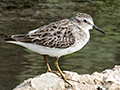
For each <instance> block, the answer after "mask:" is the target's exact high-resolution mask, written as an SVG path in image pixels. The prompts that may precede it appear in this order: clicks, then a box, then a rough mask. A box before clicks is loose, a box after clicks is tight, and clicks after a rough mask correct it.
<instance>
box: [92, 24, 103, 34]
mask: <svg viewBox="0 0 120 90" xmlns="http://www.w3.org/2000/svg"><path fill="white" fill-rule="evenodd" d="M93 29H95V30H98V31H100V32H102V33H104V34H105V32H104V31H103V30H102V29H100V28H98V27H97V26H96V25H93Z"/></svg>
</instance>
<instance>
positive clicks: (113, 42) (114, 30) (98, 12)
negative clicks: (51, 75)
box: [0, 0, 120, 90]
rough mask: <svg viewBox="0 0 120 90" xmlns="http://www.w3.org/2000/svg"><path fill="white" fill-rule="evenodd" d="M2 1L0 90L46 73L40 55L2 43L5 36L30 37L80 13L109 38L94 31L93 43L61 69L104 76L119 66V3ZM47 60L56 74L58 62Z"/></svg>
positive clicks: (65, 61)
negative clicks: (41, 29) (24, 34)
mask: <svg viewBox="0 0 120 90" xmlns="http://www.w3.org/2000/svg"><path fill="white" fill-rule="evenodd" d="M3 1H4V2H0V5H1V6H0V12H1V13H0V90H11V89H12V88H14V87H15V86H16V85H18V84H20V83H21V82H23V81H24V80H25V79H28V78H31V77H34V76H36V75H38V74H42V73H45V72H46V70H47V68H46V65H45V63H44V60H43V58H42V56H41V55H39V54H37V53H34V52H31V51H29V50H28V49H25V48H23V47H20V46H17V45H13V44H7V43H5V42H3V39H4V35H9V34H18V33H21V34H22V33H27V32H28V31H29V30H32V29H36V28H38V27H40V26H43V25H46V24H49V23H51V22H53V21H56V20H61V19H63V18H70V17H71V16H73V15H74V14H75V13H77V12H85V13H88V14H90V15H91V16H92V17H93V18H94V22H95V24H96V25H97V26H98V27H100V28H102V29H103V30H104V31H105V32H106V33H107V34H106V35H104V34H102V33H100V32H98V31H95V30H91V31H90V33H91V39H90V41H89V42H88V43H87V45H86V46H85V47H84V48H83V49H81V50H80V51H78V52H76V53H73V54H71V55H66V56H64V57H61V58H60V60H59V64H60V67H61V69H62V70H68V71H74V72H77V73H79V74H85V73H92V72H95V71H97V72H101V71H103V70H104V69H107V68H113V67H114V65H119V64H120V2H118V1H119V0H111V1H108V0H104V1H92V0H86V1H84V0H83V1H81V0H68V1H65V0H61V1H59V0H41V1H39V0H38V1H36V2H26V1H27V0H26V1H25V3H21V2H19V0H18V2H17V0H16V2H15V0H11V1H10V0H8V1H9V2H8V1H7V2H5V0H3ZM42 1H44V2H42ZM47 59H48V61H49V62H50V65H51V67H52V69H53V70H56V68H55V67H54V61H55V58H52V57H47Z"/></svg>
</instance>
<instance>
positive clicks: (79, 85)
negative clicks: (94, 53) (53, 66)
mask: <svg viewBox="0 0 120 90" xmlns="http://www.w3.org/2000/svg"><path fill="white" fill-rule="evenodd" d="M64 75H65V76H66V78H67V79H68V82H69V83H71V84H72V85H73V87H70V86H69V85H68V83H66V82H64V80H63V79H61V76H60V74H59V73H58V72H56V74H55V73H51V72H47V73H44V74H42V75H38V76H36V77H34V78H30V79H28V80H25V81H24V82H23V83H21V84H20V85H18V86H17V87H16V88H14V89H13V90H120V66H115V67H114V68H113V69H106V70H105V71H103V72H102V73H98V72H94V73H93V74H91V75H90V74H84V75H79V74H77V73H76V72H70V71H64Z"/></svg>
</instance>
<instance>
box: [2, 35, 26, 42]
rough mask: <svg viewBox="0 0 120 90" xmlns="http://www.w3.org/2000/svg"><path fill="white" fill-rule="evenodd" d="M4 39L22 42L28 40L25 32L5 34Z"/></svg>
mask: <svg viewBox="0 0 120 90" xmlns="http://www.w3.org/2000/svg"><path fill="white" fill-rule="evenodd" d="M5 37H6V38H5V39H4V41H8V42H9V41H19V42H24V41H28V39H27V37H26V34H17V35H6V36H5Z"/></svg>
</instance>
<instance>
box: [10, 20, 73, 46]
mask: <svg viewBox="0 0 120 90" xmlns="http://www.w3.org/2000/svg"><path fill="white" fill-rule="evenodd" d="M72 31H73V28H72V24H71V22H70V20H69V19H63V20H61V21H57V22H53V23H51V24H49V25H45V26H43V27H40V28H38V29H35V30H33V31H30V32H28V34H20V35H12V36H10V37H9V38H11V39H14V40H16V41H19V42H25V43H34V44H37V45H41V46H46V47H50V48H53V47H54V48H68V47H70V46H71V45H72V44H74V43H75V38H74V36H73V34H72Z"/></svg>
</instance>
